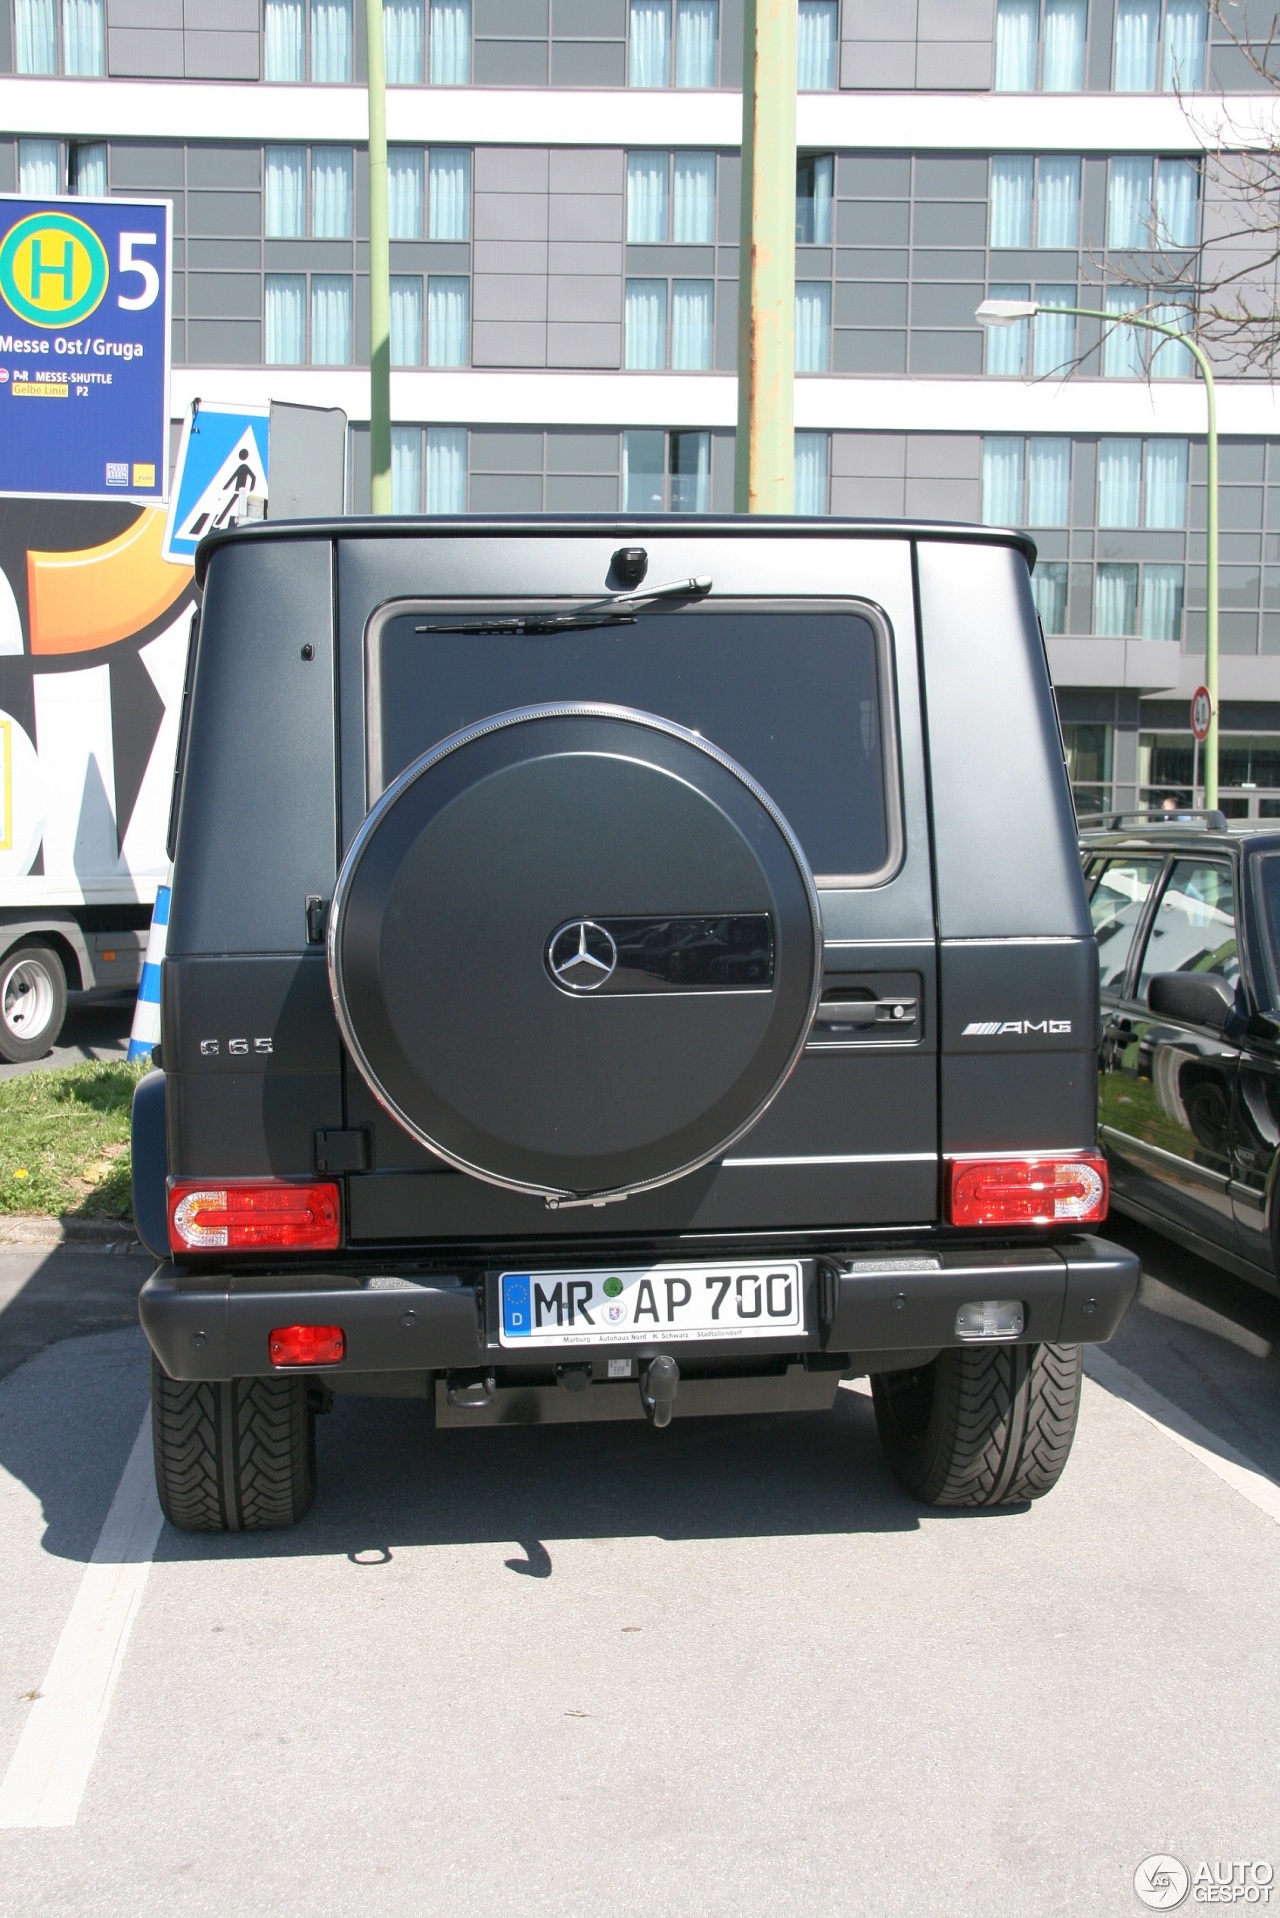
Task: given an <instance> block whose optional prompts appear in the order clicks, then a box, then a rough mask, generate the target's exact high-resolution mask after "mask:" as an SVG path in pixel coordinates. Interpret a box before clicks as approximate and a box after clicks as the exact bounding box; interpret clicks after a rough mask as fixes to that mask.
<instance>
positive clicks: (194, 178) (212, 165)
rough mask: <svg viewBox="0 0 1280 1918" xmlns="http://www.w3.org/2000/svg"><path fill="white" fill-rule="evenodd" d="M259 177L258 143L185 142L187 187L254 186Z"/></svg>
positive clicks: (259, 150) (259, 182)
mask: <svg viewBox="0 0 1280 1918" xmlns="http://www.w3.org/2000/svg"><path fill="white" fill-rule="evenodd" d="M261 180H262V151H261V149H260V148H259V147H248V146H241V147H233V146H204V145H200V146H189V147H188V148H187V185H188V186H189V187H256V186H259V185H260V184H261Z"/></svg>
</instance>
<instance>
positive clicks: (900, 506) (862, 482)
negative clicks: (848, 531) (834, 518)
mask: <svg viewBox="0 0 1280 1918" xmlns="http://www.w3.org/2000/svg"><path fill="white" fill-rule="evenodd" d="M905 502H906V482H905V480H893V479H836V478H835V477H834V476H833V477H832V481H831V510H832V512H833V513H847V514H849V515H850V516H851V517H852V518H854V519H902V518H903V517H904V516H905V513H906V503H905Z"/></svg>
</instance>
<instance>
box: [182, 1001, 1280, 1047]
mask: <svg viewBox="0 0 1280 1918" xmlns="http://www.w3.org/2000/svg"><path fill="white" fill-rule="evenodd" d="M1245 1036H1246V1037H1247V1038H1249V1039H1252V1040H1253V1041H1254V1042H1255V1044H1258V1045H1264V1046H1280V1012H1277V1011H1275V1010H1274V1009H1270V1010H1267V1011H1263V1012H1255V1013H1254V1014H1253V1016H1252V1017H1251V1019H1250V1020H1249V1023H1248V1025H1247V1026H1246V1027H1245ZM153 1057H154V1055H153Z"/></svg>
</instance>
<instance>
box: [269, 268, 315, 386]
mask: <svg viewBox="0 0 1280 1918" xmlns="http://www.w3.org/2000/svg"><path fill="white" fill-rule="evenodd" d="M306 357H307V276H306V274H305V273H268V274H267V365H268V366H301V365H302V362H303V361H304V360H305V358H306Z"/></svg>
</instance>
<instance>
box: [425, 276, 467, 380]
mask: <svg viewBox="0 0 1280 1918" xmlns="http://www.w3.org/2000/svg"><path fill="white" fill-rule="evenodd" d="M470 357H471V283H470V281H469V280H468V279H467V277H466V275H465V274H455V273H432V274H430V275H429V276H428V279H427V365H428V366H465V365H466V364H467V362H468V361H469V359H470Z"/></svg>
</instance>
